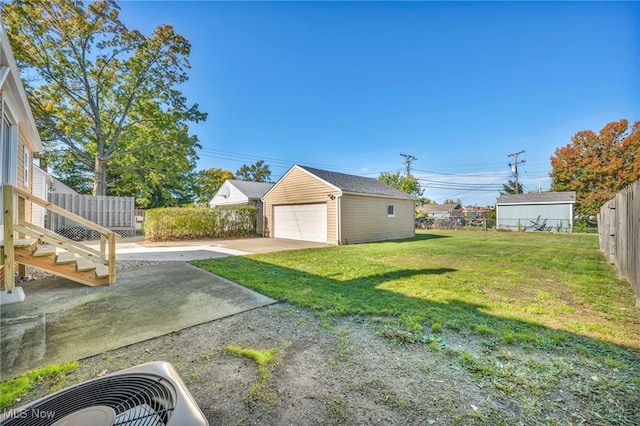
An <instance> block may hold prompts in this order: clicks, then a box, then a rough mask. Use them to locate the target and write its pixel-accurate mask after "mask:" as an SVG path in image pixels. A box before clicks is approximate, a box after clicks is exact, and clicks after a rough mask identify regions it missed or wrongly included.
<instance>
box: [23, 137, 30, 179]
mask: <svg viewBox="0 0 640 426" xmlns="http://www.w3.org/2000/svg"><path fill="white" fill-rule="evenodd" d="M29 157H30V155H29V150H28V149H27V147H26V146H25V147H24V150H23V157H22V164H23V166H22V167H23V171H22V181H23V182H24V186H25V187H27V188H29V187H30V185H29V171H30V168H31V160H30V158H29Z"/></svg>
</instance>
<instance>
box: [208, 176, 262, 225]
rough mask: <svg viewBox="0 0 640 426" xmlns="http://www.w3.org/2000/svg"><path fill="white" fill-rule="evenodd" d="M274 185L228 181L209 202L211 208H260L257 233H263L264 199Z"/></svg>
mask: <svg viewBox="0 0 640 426" xmlns="http://www.w3.org/2000/svg"><path fill="white" fill-rule="evenodd" d="M273 185H274V184H273V183H264V182H247V181H243V180H231V179H228V180H226V181H225V182H224V183H223V184H222V186H221V187H220V189H218V192H216V194H215V195H214V196H213V198H212V199H211V201H210V202H209V206H211V208H214V207H220V206H227V207H229V206H252V207H257V208H258V216H257V223H256V232H257V233H258V234H260V235H262V233H263V216H264V212H263V207H262V197H264V195H265V194H266V193H267V192H268V191H269V190H270V189H271V188H272V187H273Z"/></svg>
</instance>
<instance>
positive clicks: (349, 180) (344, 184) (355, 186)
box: [298, 165, 413, 199]
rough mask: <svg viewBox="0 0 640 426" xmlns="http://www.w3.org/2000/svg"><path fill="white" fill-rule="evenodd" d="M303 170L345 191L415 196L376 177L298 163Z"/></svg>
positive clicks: (387, 195) (397, 196)
mask: <svg viewBox="0 0 640 426" xmlns="http://www.w3.org/2000/svg"><path fill="white" fill-rule="evenodd" d="M298 167H300V168H301V169H303V170H306V171H307V172H309V173H311V174H312V175H314V176H316V177H318V178H320V179H322V180H324V181H325V182H327V183H329V184H331V185H333V186H335V187H337V188H339V189H340V190H342V191H343V192H349V193H353V194H363V195H378V196H383V197H393V198H408V199H413V197H412V196H411V195H409V194H407V193H406V192H402V191H400V190H399V189H396V188H394V187H392V186H390V185H387V184H385V183H382V182H380V181H379V180H378V179H375V178H368V177H363V176H356V175H348V174H345V173H338V172H330V171H328V170H321V169H315V168H313V167H307V166H301V165H298Z"/></svg>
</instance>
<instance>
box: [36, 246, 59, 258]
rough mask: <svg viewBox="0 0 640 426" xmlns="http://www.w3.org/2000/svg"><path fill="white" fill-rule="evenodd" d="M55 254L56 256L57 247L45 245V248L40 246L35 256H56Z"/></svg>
mask: <svg viewBox="0 0 640 426" xmlns="http://www.w3.org/2000/svg"><path fill="white" fill-rule="evenodd" d="M55 254H56V248H55V246H51V245H48V244H45V245H43V246H39V247H38V248H37V250H36V251H35V252H34V253H33V256H35V257H40V256H55Z"/></svg>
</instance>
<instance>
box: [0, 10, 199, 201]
mask: <svg viewBox="0 0 640 426" xmlns="http://www.w3.org/2000/svg"><path fill="white" fill-rule="evenodd" d="M119 11H120V8H119V7H118V5H117V4H116V2H115V1H113V0H100V1H91V2H87V3H86V6H85V3H84V2H82V1H75V0H59V1H50V0H12V1H9V2H3V4H2V12H3V17H4V20H5V23H6V25H7V27H8V33H9V38H10V41H11V45H12V49H13V52H14V54H15V57H16V61H17V62H18V65H19V66H20V67H21V68H22V69H23V70H27V71H28V72H30V73H33V74H35V79H33V80H30V81H26V82H25V86H26V90H27V94H28V97H29V101H30V103H31V107H32V110H33V113H34V118H35V119H36V122H37V124H38V127H39V129H40V132H41V136H42V139H43V143H44V145H45V154H44V156H45V157H48V161H49V162H50V164H52V165H53V166H54V167H55V165H56V163H60V162H61V158H62V157H64V159H68V158H73V159H74V160H75V162H76V163H79V164H80V165H81V166H79V167H78V169H77V170H71V171H73V172H74V174H75V175H78V174H79V173H78V172H79V170H80V169H84V170H85V171H86V170H91V174H92V176H91V177H92V178H93V185H92V186H93V190H92V192H93V194H94V195H106V194H107V193H109V194H123V193H126V194H127V195H133V196H136V197H137V199H140V200H142V202H143V203H145V201H144V200H145V199H146V200H147V202H146V204H147V205H153V204H155V203H156V202H162V199H165V200H167V201H169V202H171V200H175V199H176V197H179V196H180V195H179V194H177V193H176V192H175V191H177V192H181V190H182V189H181V188H178V187H179V186H180V182H179V179H178V180H177V181H176V179H175V176H176V175H181V176H186V175H188V174H189V173H190V172H191V171H192V170H193V168H194V167H195V160H196V159H197V156H196V152H195V149H196V148H198V147H199V145H198V140H197V138H196V137H195V136H190V135H189V128H188V123H190V122H198V121H200V120H204V119H205V118H206V114H204V113H201V112H200V111H199V110H198V106H197V104H195V105H191V106H189V105H187V100H186V98H185V97H184V96H183V95H182V93H181V92H180V91H179V90H177V89H176V87H177V86H178V85H179V84H181V83H184V82H185V81H187V78H188V77H187V73H186V70H187V69H188V68H189V67H190V66H189V62H188V56H189V53H190V44H189V42H188V40H186V39H185V38H184V37H183V36H181V35H179V34H177V33H176V32H175V31H174V29H173V27H172V26H171V25H170V24H163V25H159V26H158V27H156V29H155V31H154V32H153V34H152V35H151V36H148V37H147V36H144V35H143V34H141V33H140V32H139V31H136V30H129V29H128V28H126V27H125V25H124V24H123V23H122V22H120V19H119ZM70 156H71V157H70ZM62 162H64V161H62ZM66 165H67V166H69V163H68V162H67V163H66ZM111 167H114V170H110V168H111ZM67 169H69V167H67ZM166 172H171V173H168V174H167V175H164V176H163V174H165V173H166ZM80 174H81V173H80ZM170 174H173V176H169V175H170ZM167 179H169V180H171V184H172V185H174V188H168V187H167ZM135 180H138V181H142V180H144V181H148V182H149V184H148V186H146V187H145V186H144V185H140V182H138V185H136V182H135ZM127 188H128V189H127ZM173 190H175V191H173ZM153 200H155V201H153Z"/></svg>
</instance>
